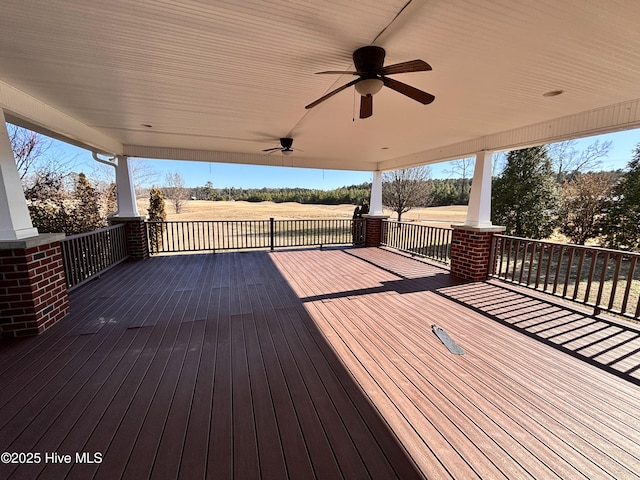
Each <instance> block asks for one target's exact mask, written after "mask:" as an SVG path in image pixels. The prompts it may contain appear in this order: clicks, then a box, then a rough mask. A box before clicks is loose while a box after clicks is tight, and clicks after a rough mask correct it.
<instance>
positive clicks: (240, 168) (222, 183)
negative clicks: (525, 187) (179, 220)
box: [52, 129, 640, 190]
mask: <svg viewBox="0 0 640 480" xmlns="http://www.w3.org/2000/svg"><path fill="white" fill-rule="evenodd" d="M596 140H599V141H600V143H602V142H605V141H609V140H610V141H611V142H612V146H611V150H610V151H609V154H608V156H607V157H606V158H604V159H603V160H602V163H601V169H602V170H616V169H619V168H625V166H626V164H627V163H628V162H629V161H630V160H631V158H632V156H633V151H634V149H635V146H636V145H637V144H638V143H640V129H635V130H627V131H624V132H616V133H609V134H605V135H598V136H593V137H586V138H583V139H580V140H577V143H576V149H577V150H583V149H586V147H588V146H589V145H591V144H592V143H594V142H595V141H596ZM52 149H53V150H54V153H57V154H60V155H62V156H63V157H65V158H67V159H72V160H73V163H74V165H75V170H77V171H80V170H82V171H84V172H85V173H86V174H87V175H88V176H90V174H91V172H92V171H93V170H94V169H95V166H96V164H97V162H95V160H93V158H92V156H91V152H89V151H87V150H83V149H81V148H77V147H75V146H72V145H68V144H65V143H62V142H59V141H56V140H53V145H52ZM145 163H147V164H148V165H149V167H151V169H153V170H155V171H157V177H156V180H155V182H154V183H156V184H158V185H162V184H163V183H164V179H165V176H166V174H167V173H169V172H178V173H180V175H181V176H182V178H183V179H184V182H185V185H186V186H187V187H199V186H204V184H205V183H207V182H209V181H210V182H211V183H213V186H214V188H229V187H235V188H263V187H268V188H280V187H291V188H293V187H300V188H312V189H320V190H332V189H334V188H338V187H343V186H347V185H358V184H361V183H363V182H370V181H371V179H372V174H371V172H352V171H342V170H317V169H307V168H290V167H266V166H258V165H231V164H223V163H207V162H186V161H171V160H152V159H145ZM451 169H452V165H451V163H450V162H444V163H440V164H436V165H432V166H431V177H432V178H447V177H454V176H455V175H453V174H452V173H451Z"/></svg>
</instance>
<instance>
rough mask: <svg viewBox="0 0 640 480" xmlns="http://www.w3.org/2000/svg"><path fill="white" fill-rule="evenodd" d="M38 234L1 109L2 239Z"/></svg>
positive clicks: (0, 183) (0, 234) (0, 227)
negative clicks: (30, 214)
mask: <svg viewBox="0 0 640 480" xmlns="http://www.w3.org/2000/svg"><path fill="white" fill-rule="evenodd" d="M37 235H38V229H37V228H34V227H33V223H31V217H30V216H29V209H28V208H27V202H26V200H25V198H24V192H23V191H22V182H21V181H20V174H19V173H18V167H17V166H16V159H15V157H14V156H13V150H12V149H11V141H10V140H9V134H8V133H7V125H6V123H5V119H4V111H3V110H2V109H0V240H18V239H22V238H28V237H35V236H37Z"/></svg>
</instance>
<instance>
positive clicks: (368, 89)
mask: <svg viewBox="0 0 640 480" xmlns="http://www.w3.org/2000/svg"><path fill="white" fill-rule="evenodd" d="M384 55H385V51H384V48H382V47H374V46H366V47H361V48H359V49H357V50H356V51H355V52H353V64H354V65H355V67H356V71H355V72H353V71H351V72H343V71H327V72H317V73H318V74H326V73H328V74H336V75H358V78H356V79H355V80H352V81H350V82H349V83H347V84H345V85H342V86H341V87H338V88H336V89H335V90H332V91H331V92H329V93H327V94H326V95H325V96H323V97H320V98H319V99H318V100H316V101H315V102H313V103H310V104H309V105H307V106H306V107H304V108H307V109H309V108H313V107H315V106H316V105H318V104H319V103H322V102H324V101H325V100H326V99H328V98H330V97H332V96H334V95H335V94H336V93H338V92H341V91H342V90H344V89H345V88H348V87H350V86H351V85H355V87H356V90H357V92H358V93H359V94H360V95H361V96H362V97H361V99H360V118H368V117H370V116H371V115H373V95H375V94H376V93H378V92H379V91H380V90H381V89H382V87H383V86H384V87H389V88H390V89H391V90H395V91H396V92H398V93H401V94H403V95H406V96H407V97H409V98H412V99H413V100H415V101H417V102H420V103H422V104H423V105H427V104H429V103H431V102H433V100H434V99H435V98H436V97H434V96H433V95H431V94H430V93H427V92H423V91H422V90H418V89H417V88H415V87H412V86H410V85H407V84H406V83H402V82H399V81H398V80H394V79H392V78H389V77H387V75H394V74H396V73H408V72H426V71H429V70H431V66H430V65H429V64H428V63H427V62H425V61H424V60H410V61H408V62H402V63H396V64H394V65H387V66H386V67H384V66H383V64H384Z"/></svg>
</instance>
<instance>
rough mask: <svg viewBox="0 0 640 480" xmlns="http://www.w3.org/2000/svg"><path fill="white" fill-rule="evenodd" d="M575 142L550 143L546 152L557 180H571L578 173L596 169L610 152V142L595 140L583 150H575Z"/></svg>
mask: <svg viewBox="0 0 640 480" xmlns="http://www.w3.org/2000/svg"><path fill="white" fill-rule="evenodd" d="M576 143H577V141H576V140H567V141H564V142H558V143H552V144H551V145H548V147H547V151H548V153H549V157H551V160H552V162H553V166H554V169H555V171H556V176H557V180H558V181H560V182H563V181H565V180H572V179H573V178H574V177H575V176H576V175H577V174H578V173H586V172H588V171H590V170H594V169H596V168H597V167H598V166H599V165H600V163H602V159H603V158H604V157H606V156H607V155H608V154H609V150H611V141H608V142H602V143H600V141H599V140H596V141H595V142H593V143H592V144H591V145H589V146H588V147H587V148H586V149H585V150H578V149H576Z"/></svg>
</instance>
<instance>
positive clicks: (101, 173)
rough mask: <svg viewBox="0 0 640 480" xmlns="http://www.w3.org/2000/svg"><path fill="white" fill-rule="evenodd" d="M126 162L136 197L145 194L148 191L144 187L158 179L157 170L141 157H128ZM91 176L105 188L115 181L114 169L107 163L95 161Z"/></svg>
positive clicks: (146, 187)
mask: <svg viewBox="0 0 640 480" xmlns="http://www.w3.org/2000/svg"><path fill="white" fill-rule="evenodd" d="M128 164H129V171H130V172H131V176H132V177H133V184H134V186H135V190H136V192H135V193H136V198H141V197H144V196H147V195H148V192H146V191H145V189H148V188H149V187H150V186H151V185H153V184H154V183H156V182H157V181H158V177H159V176H160V175H159V173H158V171H157V170H156V169H154V168H153V167H152V166H151V165H149V163H148V162H146V161H145V160H143V159H141V158H129V159H128ZM91 176H92V178H95V179H96V184H97V185H98V186H100V187H101V188H103V189H105V188H106V187H107V186H108V185H109V184H111V182H114V181H115V170H114V168H113V167H110V166H109V165H105V164H104V163H98V162H95V165H94V167H93V171H92V173H91ZM145 194H146V195H145Z"/></svg>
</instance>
